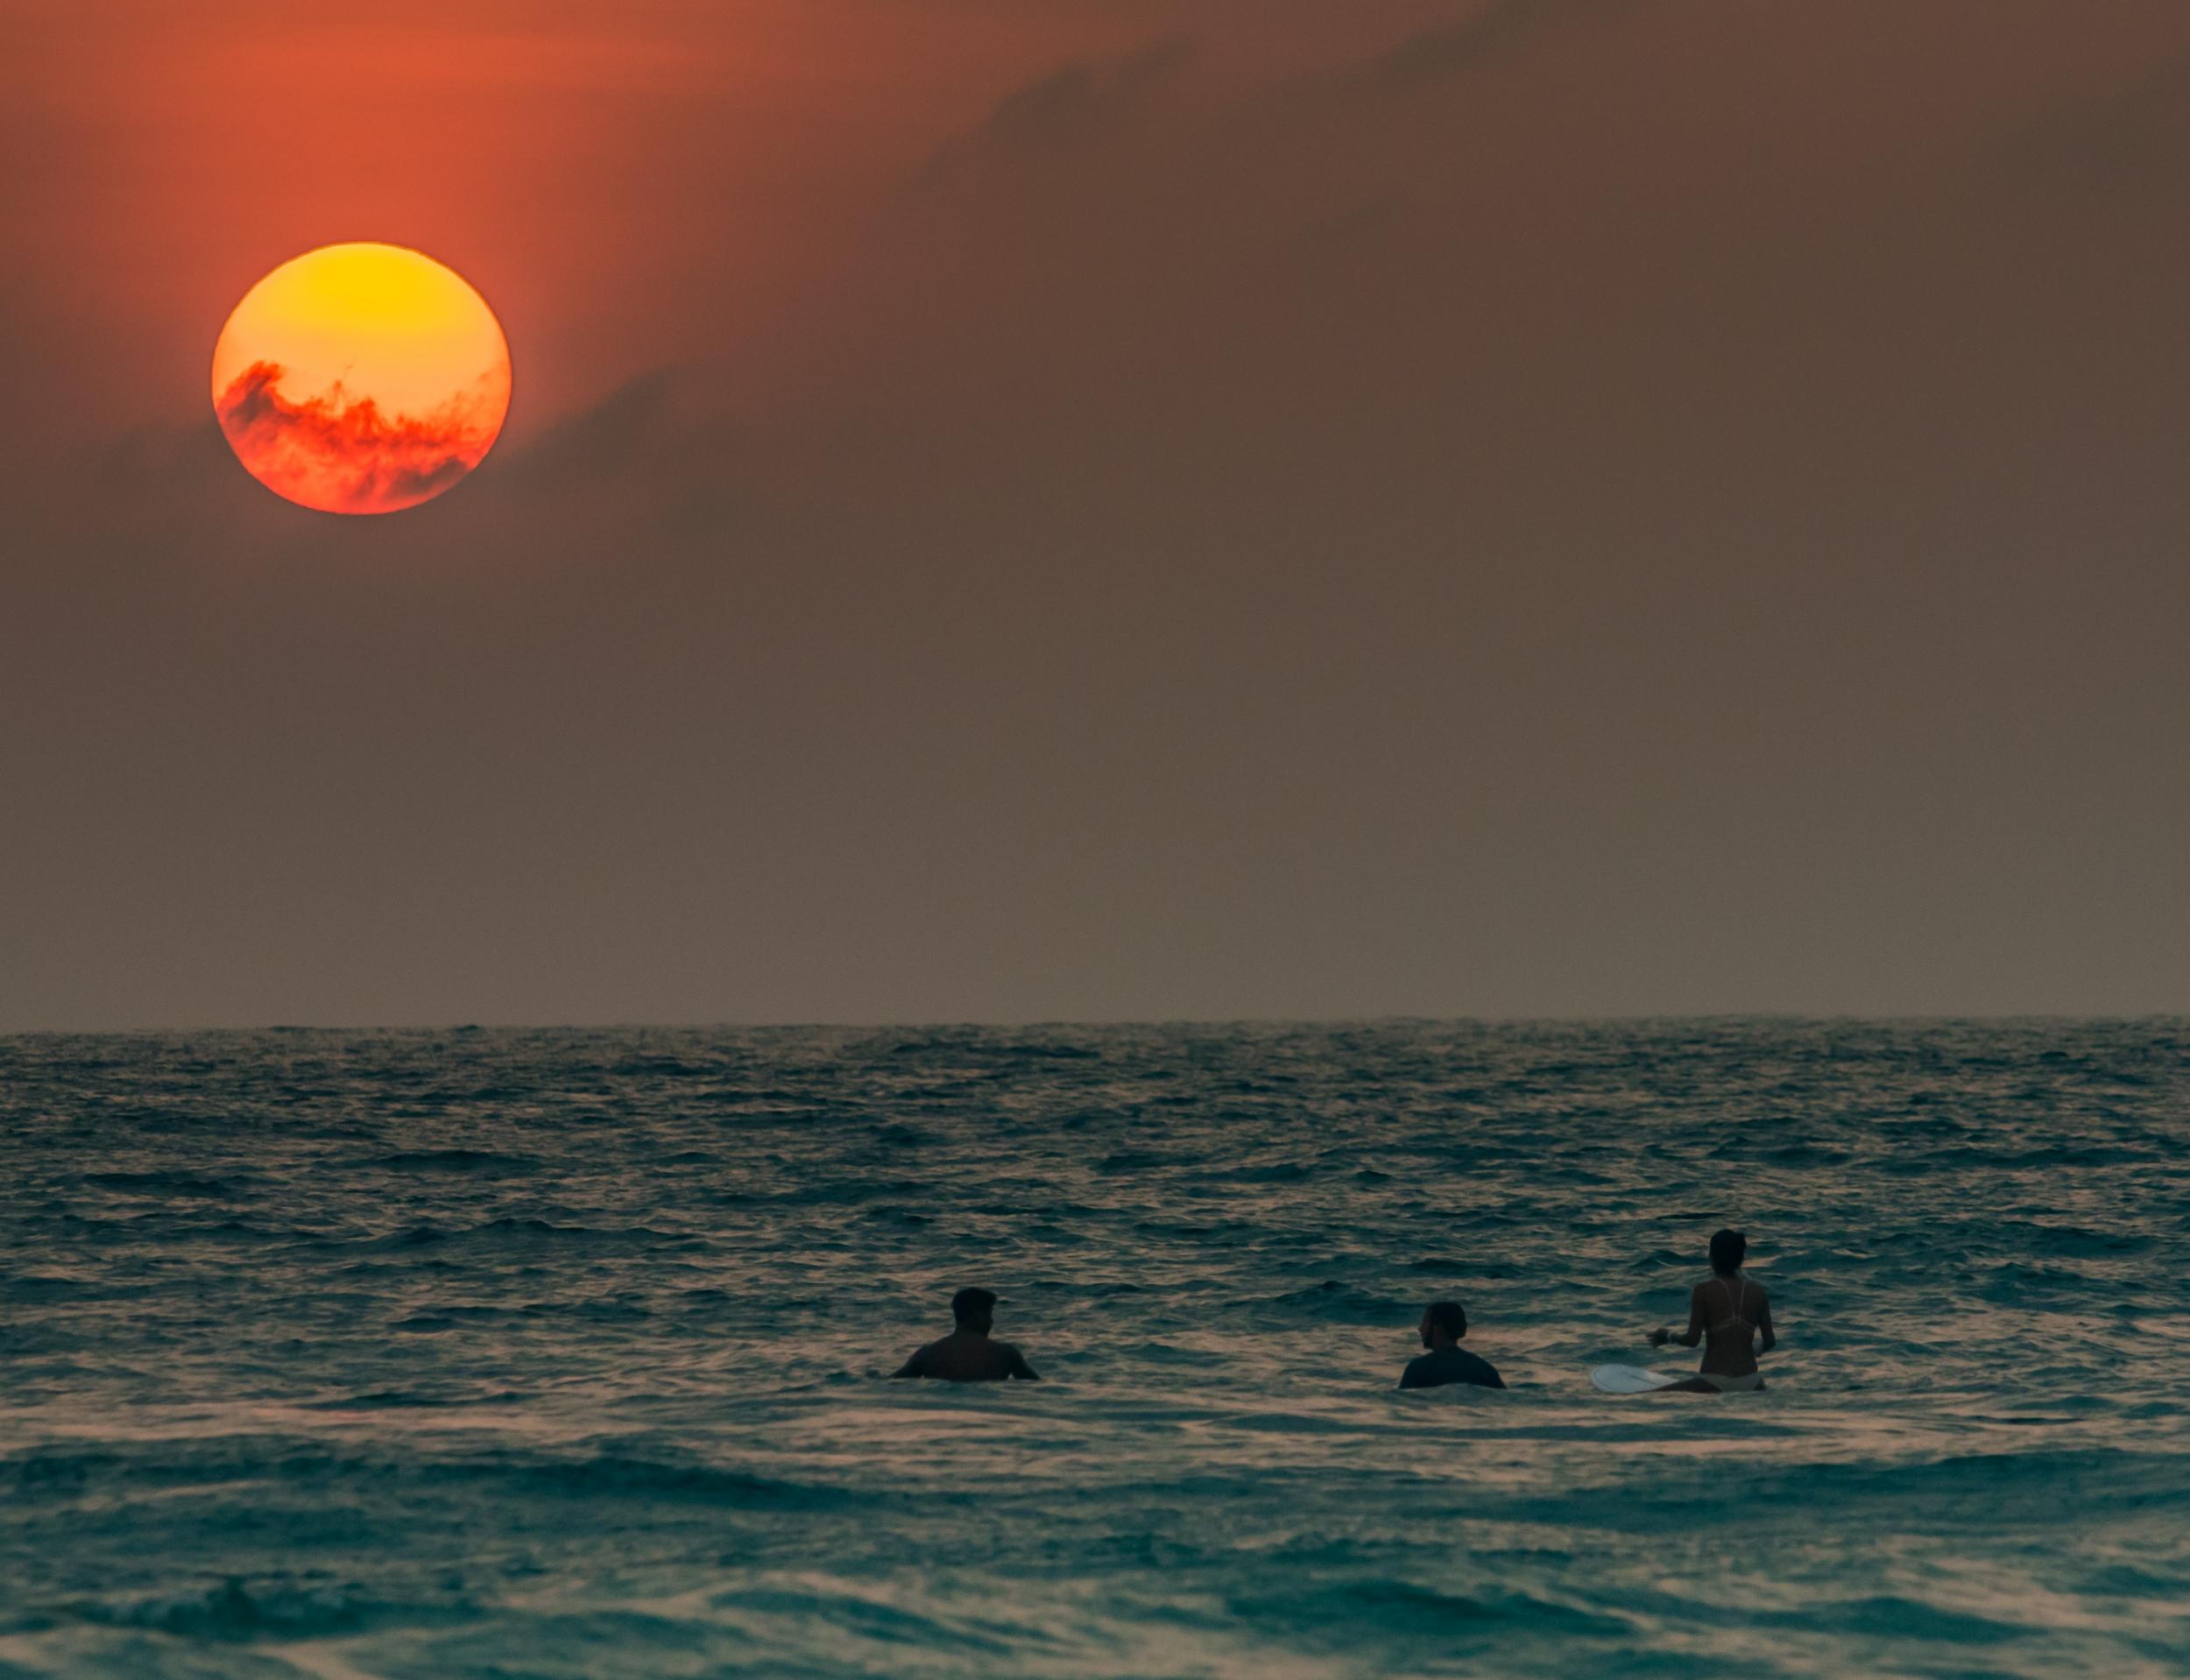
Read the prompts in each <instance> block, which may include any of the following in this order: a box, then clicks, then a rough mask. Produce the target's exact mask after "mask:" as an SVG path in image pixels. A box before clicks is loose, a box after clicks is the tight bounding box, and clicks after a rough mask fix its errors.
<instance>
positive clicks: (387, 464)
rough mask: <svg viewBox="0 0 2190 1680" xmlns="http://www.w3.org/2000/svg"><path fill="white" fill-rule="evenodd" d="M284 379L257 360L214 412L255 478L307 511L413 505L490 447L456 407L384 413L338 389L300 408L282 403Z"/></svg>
mask: <svg viewBox="0 0 2190 1680" xmlns="http://www.w3.org/2000/svg"><path fill="white" fill-rule="evenodd" d="M284 373H285V371H284V370H283V369H282V368H281V367H280V366H279V365H278V364H275V363H272V362H254V363H253V364H251V366H249V367H247V368H245V369H244V371H242V372H240V373H238V374H237V376H236V378H234V379H233V380H231V381H230V383H229V386H228V389H227V390H226V391H224V392H222V393H221V397H220V400H219V402H218V403H217V404H216V405H215V413H217V415H218V416H219V419H220V423H221V430H222V432H223V434H225V435H226V436H227V438H228V441H229V443H230V447H232V448H234V449H235V451H236V453H237V455H238V456H239V457H241V458H242V460H243V462H244V465H245V466H247V467H249V468H250V469H251V473H252V475H253V476H256V477H257V478H258V480H259V481H260V482H261V483H263V484H265V485H267V487H268V488H270V489H272V490H276V491H280V492H281V493H282V494H283V495H286V496H287V497H288V498H290V499H291V500H293V501H298V502H302V503H304V504H305V505H307V506H312V507H320V508H324V509H327V510H328V511H329V512H341V513H378V512H390V511H392V510H396V509H399V508H405V507H409V506H412V505H414V504H416V503H419V502H422V501H425V500H427V498H431V497H433V496H436V495H438V494H439V493H440V492H441V491H444V490H446V489H448V488H449V485H451V484H455V483H456V481H457V480H458V479H459V478H462V477H463V476H464V474H466V473H467V472H469V471H470V470H471V469H472V467H473V466H474V465H476V464H477V462H478V461H479V459H480V457H481V456H482V455H484V454H485V452H486V449H487V448H488V447H489V445H490V444H491V442H492V441H493V436H492V433H491V431H488V430H486V429H485V428H484V427H483V425H482V423H481V420H480V417H479V415H478V413H477V412H475V408H474V406H472V405H470V404H467V403H464V402H462V401H458V402H454V403H451V404H450V405H449V406H448V407H447V408H446V409H445V410H443V411H441V412H438V413H433V414H428V415H425V416H422V417H421V416H413V415H409V414H396V415H388V414H383V413H381V412H380V406H379V405H378V403H377V402H375V401H374V400H373V399H371V397H360V398H353V397H351V396H350V394H349V393H348V392H345V391H344V390H343V387H342V386H341V385H336V386H334V387H333V388H332V389H331V390H329V391H326V392H321V394H320V395H318V396H315V397H308V398H306V399H302V400H301V401H300V400H297V399H293V398H290V397H288V396H286V395H285V394H283V392H282V391H281V381H282V379H283V378H284ZM496 418H498V417H496Z"/></svg>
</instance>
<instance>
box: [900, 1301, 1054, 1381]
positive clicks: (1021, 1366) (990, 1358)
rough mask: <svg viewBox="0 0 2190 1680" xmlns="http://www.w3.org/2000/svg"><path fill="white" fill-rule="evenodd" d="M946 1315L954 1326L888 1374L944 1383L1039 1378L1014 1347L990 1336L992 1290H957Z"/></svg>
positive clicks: (993, 1312)
mask: <svg viewBox="0 0 2190 1680" xmlns="http://www.w3.org/2000/svg"><path fill="white" fill-rule="evenodd" d="M950 1316H951V1318H952V1319H953V1320H954V1321H956V1323H957V1329H956V1330H954V1331H951V1332H950V1335H948V1336H945V1337H943V1338H942V1339H940V1340H939V1341H933V1342H930V1343H929V1344H928V1345H927V1346H925V1347H923V1348H922V1349H921V1350H920V1351H919V1352H916V1353H915V1354H914V1355H913V1357H912V1358H911V1359H908V1360H906V1361H905V1363H904V1364H903V1365H902V1366H900V1367H899V1368H898V1369H897V1370H895V1371H894V1372H892V1373H890V1374H891V1376H892V1377H893V1378H895V1377H936V1378H940V1379H941V1380H943V1381H944V1382H1003V1381H1005V1380H1008V1379H1011V1378H1014V1377H1015V1378H1017V1379H1018V1380H1021V1382H1039V1381H1040V1380H1041V1378H1040V1377H1038V1376H1037V1375H1035V1368H1034V1366H1031V1365H1028V1363H1027V1361H1026V1360H1025V1359H1021V1357H1020V1353H1019V1350H1018V1349H1017V1348H1015V1347H1014V1346H1013V1345H1011V1344H1010V1343H1009V1342H999V1341H995V1340H993V1339H992V1338H990V1336H989V1331H991V1330H992V1329H993V1327H994V1326H995V1323H996V1293H995V1291H994V1290H993V1289H961V1290H959V1291H958V1293H957V1295H953V1296H951V1297H950Z"/></svg>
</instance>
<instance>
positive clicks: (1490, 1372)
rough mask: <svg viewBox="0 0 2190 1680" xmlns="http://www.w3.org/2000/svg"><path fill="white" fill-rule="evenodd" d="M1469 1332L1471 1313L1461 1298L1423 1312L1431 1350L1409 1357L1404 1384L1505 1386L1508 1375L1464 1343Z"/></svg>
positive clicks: (1426, 1340)
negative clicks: (1418, 1355) (1459, 1383)
mask: <svg viewBox="0 0 2190 1680" xmlns="http://www.w3.org/2000/svg"><path fill="white" fill-rule="evenodd" d="M1466 1334H1467V1315H1466V1313H1465V1312H1463V1311H1461V1310H1460V1303H1459V1302H1457V1301H1433V1302H1431V1303H1430V1305H1429V1307H1428V1309H1426V1310H1425V1311H1424V1313H1423V1315H1422V1345H1423V1346H1424V1347H1426V1348H1428V1349H1429V1350H1430V1351H1429V1352H1427V1353H1424V1354H1423V1355H1422V1356H1421V1357H1420V1358H1418V1359H1409V1361H1408V1362H1407V1368H1406V1370H1404V1371H1402V1373H1400V1376H1399V1386H1400V1387H1402V1388H1442V1387H1445V1385H1446V1384H1447V1383H1454V1382H1472V1383H1473V1384H1474V1385H1475V1386H1476V1387H1479V1388H1503V1387H1505V1386H1506V1384H1505V1380H1504V1379H1502V1378H1501V1377H1500V1376H1499V1374H1498V1373H1497V1372H1496V1371H1495V1370H1494V1369H1493V1368H1492V1366H1491V1364H1490V1362H1489V1361H1488V1360H1487V1359H1477V1358H1476V1357H1475V1356H1474V1355H1473V1353H1470V1352H1467V1351H1466V1349H1465V1348H1463V1347H1461V1346H1460V1338H1461V1337H1463V1336H1465V1335H1466Z"/></svg>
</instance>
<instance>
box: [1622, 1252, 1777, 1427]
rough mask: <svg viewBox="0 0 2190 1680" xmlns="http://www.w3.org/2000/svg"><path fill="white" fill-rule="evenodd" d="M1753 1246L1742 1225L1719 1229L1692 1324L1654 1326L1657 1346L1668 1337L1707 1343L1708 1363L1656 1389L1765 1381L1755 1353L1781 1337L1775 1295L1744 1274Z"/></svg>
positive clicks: (1742, 1386)
mask: <svg viewBox="0 0 2190 1680" xmlns="http://www.w3.org/2000/svg"><path fill="white" fill-rule="evenodd" d="M1748 1246H1749V1244H1748V1238H1747V1237H1744V1236H1743V1235H1742V1234H1741V1232H1738V1231H1720V1232H1714V1233H1713V1236H1712V1239H1711V1275H1710V1276H1709V1277H1707V1278H1706V1279H1705V1280H1704V1281H1702V1282H1701V1283H1699V1284H1698V1285H1697V1286H1696V1287H1695V1288H1694V1289H1693V1290H1692V1292H1691V1293H1690V1295H1689V1297H1688V1328H1687V1329H1686V1330H1685V1331H1682V1332H1681V1333H1680V1334H1679V1335H1678V1336H1676V1335H1674V1334H1673V1332H1672V1331H1670V1330H1668V1329H1666V1328H1665V1326H1664V1325H1663V1324H1660V1325H1659V1326H1658V1327H1657V1329H1656V1330H1654V1331H1651V1332H1650V1345H1651V1346H1652V1347H1663V1346H1664V1345H1665V1344H1666V1343H1668V1342H1678V1343H1680V1344H1681V1345H1683V1346H1685V1347H1693V1346H1695V1345H1696V1344H1697V1343H1698V1342H1701V1343H1703V1344H1704V1350H1703V1369H1702V1370H1701V1371H1700V1372H1699V1373H1697V1374H1696V1375H1695V1376H1692V1377H1691V1378H1689V1379H1688V1380H1687V1381H1685V1382H1676V1383H1670V1384H1668V1385H1667V1386H1666V1387H1663V1388H1660V1389H1657V1391H1656V1392H1657V1393H1658V1394H1735V1393H1738V1392H1741V1391H1743V1390H1747V1389H1752V1388H1762V1387H1763V1386H1764V1373H1763V1372H1761V1371H1759V1370H1758V1369H1757V1368H1756V1356H1757V1354H1758V1353H1760V1352H1761V1353H1769V1352H1771V1351H1772V1348H1773V1347H1774V1345H1777V1342H1778V1340H1779V1338H1778V1337H1777V1336H1775V1335H1774V1334H1773V1333H1772V1299H1771V1296H1770V1295H1767V1294H1766V1293H1765V1291H1764V1286H1763V1284H1761V1283H1759V1282H1757V1281H1755V1280H1754V1279H1752V1278H1745V1277H1743V1276H1742V1275H1741V1261H1742V1260H1744V1259H1745V1258H1747V1256H1748ZM1760 1337H1761V1338H1763V1341H1762V1344H1761V1345H1759V1344H1758V1341H1757V1338H1760Z"/></svg>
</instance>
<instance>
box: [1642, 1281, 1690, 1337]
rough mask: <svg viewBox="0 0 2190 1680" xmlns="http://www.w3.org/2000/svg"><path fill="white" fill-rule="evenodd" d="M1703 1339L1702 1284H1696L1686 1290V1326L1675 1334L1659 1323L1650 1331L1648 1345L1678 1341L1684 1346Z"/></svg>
mask: <svg viewBox="0 0 2190 1680" xmlns="http://www.w3.org/2000/svg"><path fill="white" fill-rule="evenodd" d="M1701 1340H1703V1285H1701V1284H1700V1283H1699V1284H1698V1285H1697V1286H1696V1287H1695V1288H1692V1289H1691V1290H1690V1291H1689V1292H1688V1328H1687V1329H1686V1330H1685V1331H1682V1332H1681V1333H1680V1334H1679V1335H1678V1336H1676V1335H1674V1334H1673V1332H1672V1331H1670V1330H1667V1329H1666V1328H1665V1326H1664V1325H1663V1324H1660V1325H1659V1326H1658V1327H1657V1329H1656V1330H1654V1331H1651V1332H1650V1345H1651V1346H1652V1347H1664V1345H1665V1344H1666V1343H1668V1342H1678V1343H1679V1344H1680V1345H1682V1346H1684V1347H1693V1346H1695V1345H1696V1344H1697V1343H1699V1342H1700V1341H1701Z"/></svg>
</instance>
